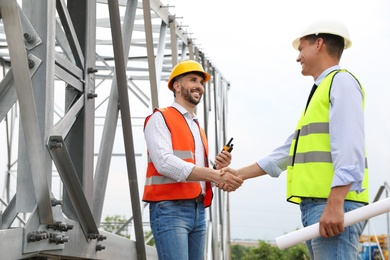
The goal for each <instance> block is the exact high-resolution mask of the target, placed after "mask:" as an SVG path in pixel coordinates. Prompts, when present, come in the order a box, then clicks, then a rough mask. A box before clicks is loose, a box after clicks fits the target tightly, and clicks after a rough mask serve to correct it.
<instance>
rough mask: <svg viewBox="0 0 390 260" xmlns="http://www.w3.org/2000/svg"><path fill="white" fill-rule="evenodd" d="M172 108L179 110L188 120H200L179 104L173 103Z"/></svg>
mask: <svg viewBox="0 0 390 260" xmlns="http://www.w3.org/2000/svg"><path fill="white" fill-rule="evenodd" d="M172 107H174V108H176V109H177V110H179V112H180V113H181V114H182V115H183V116H184V117H186V118H188V119H191V120H195V121H197V120H198V117H197V116H196V115H194V117H192V116H191V114H190V113H189V112H188V111H187V110H186V109H185V108H184V107H182V106H181V105H179V104H178V103H176V102H173V104H172Z"/></svg>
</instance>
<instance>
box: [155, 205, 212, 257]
mask: <svg viewBox="0 0 390 260" xmlns="http://www.w3.org/2000/svg"><path fill="white" fill-rule="evenodd" d="M149 211H150V226H151V228H152V232H153V237H154V242H155V245H156V248H157V253H158V259H159V260H187V259H189V260H202V259H203V254H204V249H205V244H206V215H205V208H204V204H203V202H195V201H190V200H177V201H160V202H152V203H150V205H149Z"/></svg>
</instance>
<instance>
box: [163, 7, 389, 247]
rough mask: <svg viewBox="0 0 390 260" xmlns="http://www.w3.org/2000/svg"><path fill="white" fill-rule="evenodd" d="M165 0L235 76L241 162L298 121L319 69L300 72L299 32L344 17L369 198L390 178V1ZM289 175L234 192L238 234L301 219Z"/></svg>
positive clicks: (237, 158)
mask: <svg viewBox="0 0 390 260" xmlns="http://www.w3.org/2000/svg"><path fill="white" fill-rule="evenodd" d="M163 3H167V4H170V5H173V6H175V7H174V8H170V12H171V13H173V14H176V16H177V17H182V19H181V21H182V24H183V25H186V26H188V27H187V30H188V32H191V33H193V34H192V37H194V38H196V41H195V43H197V44H200V47H201V48H202V50H203V52H205V53H206V55H207V57H209V58H210V60H211V61H212V62H213V64H214V65H215V66H216V67H217V68H218V69H219V70H220V71H221V72H222V74H223V76H224V77H225V78H226V79H227V80H228V81H230V83H231V90H230V92H229V122H228V127H229V129H227V131H228V133H229V134H228V135H229V137H230V136H231V137H234V147H235V148H234V150H233V162H232V167H234V168H238V167H241V166H245V165H248V164H251V163H254V162H256V161H257V160H258V159H260V158H261V157H262V156H265V155H267V154H268V153H269V152H270V151H272V149H274V148H276V147H277V146H279V145H281V144H283V142H284V141H285V139H286V138H287V137H288V135H289V134H291V133H292V132H293V131H294V129H295V125H296V122H297V120H298V118H299V116H300V112H301V110H302V109H303V106H304V104H305V102H306V99H307V96H308V93H309V91H310V89H311V86H312V84H313V78H311V77H304V76H302V74H301V66H300V65H299V64H298V63H297V62H296V61H295V60H296V58H297V56H298V52H297V51H296V50H295V49H293V48H292V46H291V42H292V40H293V39H295V38H296V37H298V36H299V33H300V32H301V31H302V30H303V28H304V27H305V26H306V25H307V24H308V23H309V22H310V21H312V20H314V19H318V18H324V17H330V18H336V19H339V20H341V21H343V22H344V23H345V24H346V25H347V27H348V28H349V31H350V35H351V38H352V47H351V48H350V49H348V50H346V51H345V52H344V54H343V58H342V60H341V63H340V65H341V66H342V67H343V68H345V69H348V70H349V71H350V72H352V73H353V74H354V75H355V76H357V77H358V79H359V80H360V82H361V83H362V85H363V86H364V87H365V90H366V95H367V99H366V138H367V150H368V160H369V173H370V186H369V188H370V194H371V200H372V199H373V198H374V196H375V194H376V193H377V191H378V189H379V187H380V185H383V184H384V182H389V179H390V178H389V176H390V167H389V166H390V108H389V103H390V102H389V101H388V99H389V97H390V86H389V83H388V82H389V81H388V75H389V73H390V65H389V61H390V51H389V46H390V15H389V10H390V2H389V1H386V0H372V1H362V0H357V1H356V0H354V1H339V0H338V1H336V0H329V1H326V2H325V1H313V0H306V1H301V0H295V1H290V0H272V1H250V0H241V1H232V0H227V1H226V0H224V1H223V0H213V1H211V0H198V1H193V2H189V1H182V0H181V1H180V0H176V1H175V0H171V1H163ZM179 21H180V20H179ZM285 176H286V174H285V173H283V174H282V176H281V177H279V178H277V179H274V178H271V177H269V176H266V177H261V178H257V179H252V180H248V181H246V182H245V183H244V184H243V186H242V188H240V189H239V190H238V191H236V192H234V193H231V194H230V202H231V231H232V232H231V236H232V238H240V239H246V238H249V239H267V240H268V239H269V240H273V239H275V238H276V237H278V236H280V235H283V234H284V233H286V232H291V231H294V230H295V229H297V228H300V227H302V226H301V222H300V211H299V207H298V206H297V205H294V204H291V203H288V202H286V199H285V196H286V179H285ZM382 198H384V197H382ZM384 217H385V216H382V217H379V218H376V220H374V221H372V223H373V224H372V228H371V232H373V231H375V232H376V233H383V232H386V229H385V227H386V219H384ZM367 231H368V230H367V229H366V232H367Z"/></svg>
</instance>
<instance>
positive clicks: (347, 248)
mask: <svg viewBox="0 0 390 260" xmlns="http://www.w3.org/2000/svg"><path fill="white" fill-rule="evenodd" d="M325 206H326V199H302V202H301V204H300V208H301V214H302V224H303V226H304V227H306V226H309V225H312V224H314V223H317V222H319V221H320V218H321V216H322V213H323V212H324V208H325ZM362 206H364V204H363V203H358V202H353V201H345V202H344V212H348V211H351V210H354V209H356V208H359V207H362ZM363 223H364V222H359V223H356V224H354V225H352V226H349V227H345V230H344V232H343V233H341V234H339V235H337V236H333V237H328V238H323V237H321V236H320V237H317V238H313V239H311V240H308V241H306V245H307V248H308V250H309V254H310V259H313V260H330V259H332V260H352V259H358V254H359V248H358V245H359V237H360V235H361V233H362V232H363Z"/></svg>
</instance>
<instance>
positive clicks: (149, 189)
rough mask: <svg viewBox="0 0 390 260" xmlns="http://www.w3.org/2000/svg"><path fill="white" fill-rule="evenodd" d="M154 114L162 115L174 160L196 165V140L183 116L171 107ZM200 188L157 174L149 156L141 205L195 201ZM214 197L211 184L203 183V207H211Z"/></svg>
mask: <svg viewBox="0 0 390 260" xmlns="http://www.w3.org/2000/svg"><path fill="white" fill-rule="evenodd" d="M155 112H161V114H162V115H163V117H164V120H165V123H166V125H167V127H168V129H169V131H170V132H171V138H172V148H173V153H174V155H175V156H177V157H179V158H181V159H182V160H184V161H187V162H191V163H194V164H195V156H194V155H195V140H194V137H193V135H192V132H191V130H190V128H189V126H188V124H187V121H186V120H185V118H184V116H183V115H182V114H181V113H180V111H178V110H177V109H176V108H174V107H167V108H160V109H155V110H154V113H155ZM150 116H151V115H149V116H148V117H147V118H146V119H145V124H144V127H145V126H146V124H147V123H148V121H149V119H150ZM199 129H200V133H201V138H202V142H203V146H204V150H205V163H206V165H205V166H206V167H208V143H207V138H206V133H205V132H204V130H203V129H202V128H199ZM201 192H202V188H201V186H200V184H199V182H198V181H187V182H177V181H176V180H173V179H171V178H169V177H167V176H164V175H162V174H160V173H158V172H157V170H156V168H155V167H154V164H153V162H152V161H151V160H150V158H149V152H148V168H147V170H146V180H145V187H144V194H143V198H142V200H143V201H146V202H157V201H163V200H185V199H194V198H196V197H198V196H199V195H200V193H201ZM212 197H213V193H212V189H211V184H210V182H206V195H205V197H204V205H205V207H208V206H210V205H211V200H212Z"/></svg>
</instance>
